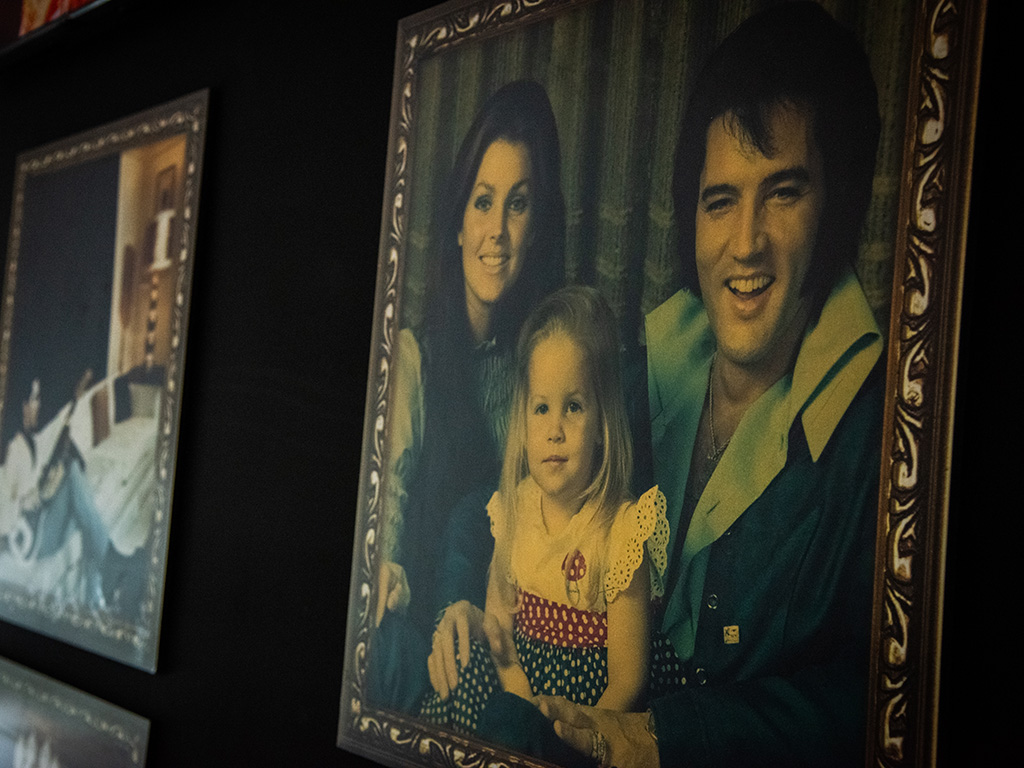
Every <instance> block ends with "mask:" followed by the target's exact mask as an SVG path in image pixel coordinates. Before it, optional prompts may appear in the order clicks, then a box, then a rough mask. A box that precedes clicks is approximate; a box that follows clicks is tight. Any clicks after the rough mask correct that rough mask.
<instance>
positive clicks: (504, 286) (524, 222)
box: [458, 139, 532, 341]
mask: <svg viewBox="0 0 1024 768" xmlns="http://www.w3.org/2000/svg"><path fill="white" fill-rule="evenodd" d="M531 203H532V198H531V196H530V151H529V150H528V149H527V148H526V145H525V144H521V143H514V144H513V143H510V142H508V141H505V140H503V139H498V140H497V141H495V142H493V143H492V144H491V145H490V146H489V147H488V148H487V151H485V152H484V156H483V158H482V159H481V160H480V167H479V168H478V169H477V172H476V180H475V181H474V182H473V188H472V189H471V190H470V194H469V199H468V200H467V201H466V209H465V212H464V213H463V216H462V229H460V230H459V237H458V241H459V246H460V247H461V249H462V273H463V276H464V277H465V281H466V312H467V314H468V315H469V321H470V327H471V328H472V329H473V333H474V336H476V338H477V340H478V341H483V340H484V339H486V338H487V336H488V335H489V333H490V325H491V317H492V310H493V308H494V304H495V303H496V302H497V301H498V300H499V299H500V298H501V297H502V296H503V295H504V294H505V292H506V291H507V290H508V289H509V288H511V287H512V285H513V284H514V283H515V281H516V279H517V278H518V277H519V273H520V271H521V270H522V267H523V261H524V259H525V255H526V254H525V251H526V243H527V241H528V239H529V237H530V206H531Z"/></svg>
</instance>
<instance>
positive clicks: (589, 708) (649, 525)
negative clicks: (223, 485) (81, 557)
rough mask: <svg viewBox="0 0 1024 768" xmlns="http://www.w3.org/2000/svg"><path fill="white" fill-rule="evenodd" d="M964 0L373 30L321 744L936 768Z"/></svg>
mask: <svg viewBox="0 0 1024 768" xmlns="http://www.w3.org/2000/svg"><path fill="white" fill-rule="evenodd" d="M984 13H985V8H984V3H962V4H953V3H949V2H945V0H924V2H917V1H914V2H911V1H909V0H908V1H907V2H894V3H886V4H884V7H883V5H882V4H877V3H865V2H859V1H858V0H821V2H781V3H780V2H768V1H767V0H765V1H764V2H759V1H758V0H750V1H749V2H742V3H711V2H703V0H685V1H683V2H679V1H678V0H581V1H580V2H572V1H571V0H565V1H557V0H550V1H546V0H524V1H523V2H461V1H456V2H450V3H447V4H444V5H441V6H438V7H436V8H434V9H430V10H427V11H424V12H422V13H419V14H417V15H415V16H411V17H409V18H407V19H404V20H403V21H402V22H401V23H400V24H399V29H398V39H397V44H396V54H395V74H394V81H393V94H392V108H391V109H392V112H391V124H390V134H389V141H388V157H387V168H386V175H385V199H384V206H383V215H382V229H381V238H380V253H379V262H378V273H377V285H376V295H375V309H374V313H375V316H374V329H373V338H372V346H371V355H370V362H369V376H368V383H367V396H366V411H365V421H364V442H363V459H362V468H361V475H360V488H359V501H358V510H357V516H356V533H355V551H354V553H353V560H352V575H351V589H350V595H349V607H348V611H349V612H348V629H347V639H346V646H345V665H344V666H345V672H344V679H343V683H342V692H341V705H340V715H339V726H338V744H339V746H340V747H342V748H344V749H347V750H351V751H353V752H358V753H361V754H363V755H367V756H370V757H372V758H373V759H375V760H378V761H380V762H382V763H384V764H388V765H459V766H478V765H479V766H482V765H492V764H497V765H603V766H609V765H616V766H626V765H652V764H657V763H658V761H659V760H660V764H662V765H676V764H680V765H687V764H721V765H725V764H728V765H734V764H735V765H761V764H764V765H781V764H785V765H790V764H793V765H872V766H891V767H893V768H895V767H896V766H923V765H932V764H934V763H935V760H936V750H937V746H936V743H937V735H936V723H937V713H938V668H939V656H940V646H941V642H940V640H941V639H940V633H941V632H940V631H941V614H942V611H941V606H942V599H943V595H942V582H943V573H944V561H943V558H944V552H945V534H946V522H947V503H948V474H947V472H946V467H947V465H948V461H949V456H950V450H951V438H952V423H953V422H952V413H953V406H954V400H953V389H954V386H953V385H954V382H955V374H956V371H955V366H956V360H957V342H958V332H959V308H960V300H961V289H962V275H963V265H964V258H965V253H964V243H965V232H966V222H967V204H968V200H969V187H970V179H971V156H972V142H973V136H974V120H975V111H976V99H977V84H978V77H979V73H980V58H981V43H982V32H983V29H984Z"/></svg>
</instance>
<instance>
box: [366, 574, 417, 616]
mask: <svg viewBox="0 0 1024 768" xmlns="http://www.w3.org/2000/svg"><path fill="white" fill-rule="evenodd" d="M411 597H412V593H411V592H410V591H409V581H408V580H407V579H406V577H405V568H403V567H402V566H400V565H399V564H398V563H392V562H389V561H384V562H382V563H381V564H380V571H379V573H378V574H377V611H376V614H377V615H376V624H374V626H377V627H379V626H380V623H381V621H382V620H383V619H384V614H385V613H386V612H387V611H404V610H405V609H406V608H407V607H408V605H409V599H410V598H411Z"/></svg>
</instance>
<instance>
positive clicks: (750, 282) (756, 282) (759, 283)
mask: <svg viewBox="0 0 1024 768" xmlns="http://www.w3.org/2000/svg"><path fill="white" fill-rule="evenodd" d="M771 282H772V279H771V278H770V277H767V276H765V275H762V276H760V277H744V278H741V279H739V280H730V281H729V290H730V291H733V292H735V293H753V292H754V291H760V290H764V289H765V288H767V287H768V286H769V285H771Z"/></svg>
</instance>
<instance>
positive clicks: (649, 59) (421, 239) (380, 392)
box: [338, 0, 985, 768]
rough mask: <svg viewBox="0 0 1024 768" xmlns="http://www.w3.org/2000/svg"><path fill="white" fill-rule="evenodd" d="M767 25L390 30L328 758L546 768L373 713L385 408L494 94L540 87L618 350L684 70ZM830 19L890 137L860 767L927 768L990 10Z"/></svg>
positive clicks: (693, 8) (878, 226) (914, 9)
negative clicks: (359, 432)
mask: <svg viewBox="0 0 1024 768" xmlns="http://www.w3.org/2000/svg"><path fill="white" fill-rule="evenodd" d="M767 5H771V3H758V2H751V3H744V4H741V5H740V6H736V5H733V4H729V5H727V6H726V7H717V6H716V7H713V8H712V7H710V6H711V4H708V3H702V2H699V1H698V0H692V1H691V2H685V3H679V2H671V1H669V0H666V2H658V1H657V0H621V1H620V2H611V0H595V1H594V2H589V1H584V2H571V0H566V1H559V0H551V1H545V0H523V1H522V2H452V3H448V4H445V5H442V6H439V7H437V8H435V9H431V10H428V11H425V12H423V13H420V14H417V15H415V16H411V17H409V18H407V19H404V20H403V21H402V22H401V23H400V24H399V29H398V40H397V46H396V59H395V76H394V86H393V96H392V118H391V129H390V136H389V143H388V162H387V172H386V186H385V200H384V210H383V216H382V231H381V240H380V255H379V266H378V278H377V288H376V303H375V322H374V332H373V340H372V347H371V359H370V365H369V378H368V385H367V401H366V416H365V423H364V443H363V464H362V469H361V475H360V489H359V502H358V504H359V505H358V514H357V523H356V536H355V541H356V544H355V551H354V554H353V566H352V580H351V589H350V598H349V619H348V630H347V634H348V636H347V641H346V647H345V675H344V681H343V685H342V694H341V707H340V717H339V729H338V743H339V746H341V747H343V748H345V749H348V750H352V751H355V752H359V753H362V754H365V755H368V756H370V757H373V758H374V759H376V760H379V761H382V762H384V763H386V764H390V765H414V764H422V765H459V766H483V765H491V764H500V765H538V764H546V763H543V762H540V761H538V760H536V759H535V758H530V757H527V756H525V755H521V754H518V753H510V752H508V751H507V750H505V749H503V748H501V747H499V746H496V745H494V744H489V743H486V742H482V741H479V740H477V739H475V738H473V737H469V736H465V735H458V734H456V733H454V732H452V731H450V730H444V729H440V728H438V727H436V726H433V725H429V724H428V723H427V722H426V721H424V720H422V719H420V718H419V717H417V716H416V715H415V714H410V712H409V710H405V711H398V710H397V709H395V708H387V707H381V706H379V705H377V704H375V702H374V697H373V696H372V695H369V693H368V685H369V683H368V674H370V672H368V670H369V669H370V667H371V666H372V665H373V660H374V653H375V647H376V646H375V637H376V634H377V623H378V619H379V605H380V602H379V597H380V594H379V589H380V588H379V585H380V583H381V578H380V576H381V574H380V568H381V561H382V559H386V558H385V557H383V556H382V552H383V550H384V549H386V548H387V547H388V546H389V544H388V542H386V541H384V540H383V539H386V538H387V535H388V534H387V531H386V528H387V523H386V518H387V516H388V514H389V511H388V509H387V505H388V504H389V503H390V502H388V501H387V499H388V492H389V484H390V483H393V482H394V479H393V478H392V477H391V476H390V474H391V473H392V472H393V463H392V461H393V456H392V451H393V450H394V448H393V445H394V440H395V437H394V430H395V429H397V428H396V427H395V426H394V420H395V418H396V417H395V413H394V397H395V389H396V387H399V386H401V385H400V384H398V383H397V382H398V381H399V379H401V378H402V377H403V376H405V375H407V374H408V363H407V362H406V360H405V359H403V358H402V356H401V355H400V354H399V353H398V350H399V348H400V346H401V344H400V333H401V329H403V328H405V327H408V326H411V325H415V324H416V322H417V321H418V320H419V319H420V318H422V316H423V314H424V312H425V311H426V307H427V305H428V304H429V302H430V301H431V300H436V298H437V297H433V296H431V295H429V294H428V291H429V289H428V288H427V286H428V285H429V276H427V275H426V269H427V267H426V264H427V253H428V251H429V249H430V247H431V227H432V217H433V206H434V204H435V203H436V200H437V198H438V197H439V196H440V195H442V191H441V190H442V186H441V180H442V179H443V178H444V177H445V176H446V175H447V174H448V172H449V171H450V169H451V165H452V158H453V156H454V154H455V152H456V149H457V148H458V142H459V141H460V140H461V139H462V137H463V135H465V133H466V129H467V127H468V125H469V124H470V121H471V120H472V118H473V116H474V114H475V113H476V111H477V109H479V107H480V105H481V104H482V103H483V102H484V100H485V99H486V98H487V96H489V95H490V94H492V93H494V92H495V91H496V90H498V88H499V87H500V86H502V85H504V84H505V83H508V82H511V81H514V80H519V79H531V80H535V81H537V82H540V83H541V85H542V86H544V88H545V89H546V91H547V94H548V96H549V98H550V101H551V105H552V108H553V110H554V114H555V118H556V122H557V125H558V133H559V141H560V146H561V163H562V166H561V180H562V185H563V190H564V194H565V208H566V216H565V273H566V280H567V281H568V282H582V283H587V284H591V285H595V286H596V287H598V288H599V290H601V292H602V293H603V294H604V295H605V297H606V298H607V299H608V301H609V303H610V304H611V306H612V308H613V310H614V311H615V314H616V317H617V318H618V320H619V323H620V326H619V331H620V334H622V335H623V338H625V339H626V340H627V342H628V341H629V340H630V338H631V337H632V336H637V335H642V331H641V328H642V322H641V320H642V318H643V316H644V314H646V313H647V312H649V311H651V310H652V309H654V308H655V307H656V306H658V305H659V304H661V302H662V301H664V300H665V299H666V298H668V296H670V295H671V294H672V293H673V292H674V291H675V290H676V289H677V288H678V287H679V280H680V278H679V269H678V266H677V263H676V262H677V260H678V254H677V251H678V243H677V239H676V235H677V229H676V224H675V222H674V220H673V210H672V202H671V201H672V158H673V156H674V154H675V152H676V149H677V147H676V141H677V138H678V135H677V134H678V126H679V123H680V121H681V119H682V116H683V113H684V111H685V108H686V103H687V98H688V96H689V93H690V90H691V89H692V87H693V83H694V80H695V78H696V76H697V72H698V71H699V69H700V67H701V66H702V64H703V63H704V61H705V60H706V59H707V57H708V56H709V55H710V53H711V51H713V50H714V49H715V47H716V46H717V45H718V44H719V43H720V42H721V41H722V39H723V38H725V37H726V36H727V35H728V34H729V33H730V32H731V31H732V30H733V29H734V28H735V27H736V26H737V25H738V24H739V23H740V22H741V21H743V20H744V19H745V18H747V17H748V16H750V15H752V14H753V13H754V12H756V11H758V10H760V9H761V8H762V7H764V6H767ZM821 5H823V6H824V7H825V9H826V10H827V11H828V12H829V13H830V14H831V15H832V16H834V17H835V18H836V19H838V20H839V21H840V22H841V23H842V24H843V25H845V26H846V27H848V28H850V29H851V30H852V31H853V33H854V36H855V37H857V39H858V41H859V42H860V44H861V45H862V46H863V47H864V49H865V52H866V53H867V55H868V59H869V61H870V64H871V69H872V74H873V76H874V79H875V83H876V86H877V88H878V95H879V111H880V112H881V123H882V126H881V140H880V145H879V150H878V157H877V164H876V169H875V177H874V184H873V192H872V201H871V203H870V206H869V209H868V214H867V223H866V224H865V226H864V229H863V232H862V235H861V243H860V249H859V255H858V258H857V261H856V272H857V275H858V277H859V278H860V281H861V283H862V284H863V286H864V292H865V294H866V296H867V298H868V301H869V304H870V305H871V308H872V310H873V312H874V315H875V319H876V320H877V322H878V326H879V327H880V328H881V329H882V330H883V332H884V331H885V330H886V329H888V338H887V341H886V343H885V352H884V353H883V354H884V355H887V373H886V384H885V407H884V424H883V428H882V435H883V437H882V445H881V455H882V464H881V467H880V468H879V472H880V489H879V498H878V515H877V542H876V554H875V577H874V598H873V619H872V628H871V651H870V661H869V666H870V671H869V674H868V677H867V679H866V680H865V682H864V684H865V686H866V688H867V690H868V695H867V698H868V711H867V715H866V721H867V730H866V733H865V735H864V742H863V743H864V746H865V755H864V764H865V765H870V766H887V767H891V768H896V767H897V766H924V765H933V764H934V763H935V760H936V722H937V712H938V661H939V653H940V630H941V621H942V610H941V608H942V599H943V595H942V582H943V579H942V575H943V571H944V552H945V532H946V521H947V503H948V481H949V478H948V472H947V467H948V463H949V457H950V451H951V440H952V424H953V421H952V414H953V407H954V398H953V394H952V393H953V389H954V386H953V385H954V383H955V376H956V370H955V368H956V360H957V341H958V332H959V308H960V300H961V290H962V277H963V265H964V258H965V253H964V250H965V247H964V245H965V232H966V222H967V206H968V201H969V197H970V194H969V193H970V179H971V155H972V142H973V136H974V119H975V111H976V99H977V85H978V78H979V74H980V58H981V43H982V33H983V29H984V15H985V7H984V3H966V4H953V3H950V2H946V1H945V0H924V2H916V3H915V2H906V3H894V4H887V6H886V8H885V9H884V10H883V9H882V8H881V7H880V6H878V5H872V6H871V7H870V8H869V7H867V5H868V4H866V3H859V2H840V1H839V0H836V1H834V2H822V3H821ZM623 254H626V255H625V256H623ZM865 666H868V664H865Z"/></svg>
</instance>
